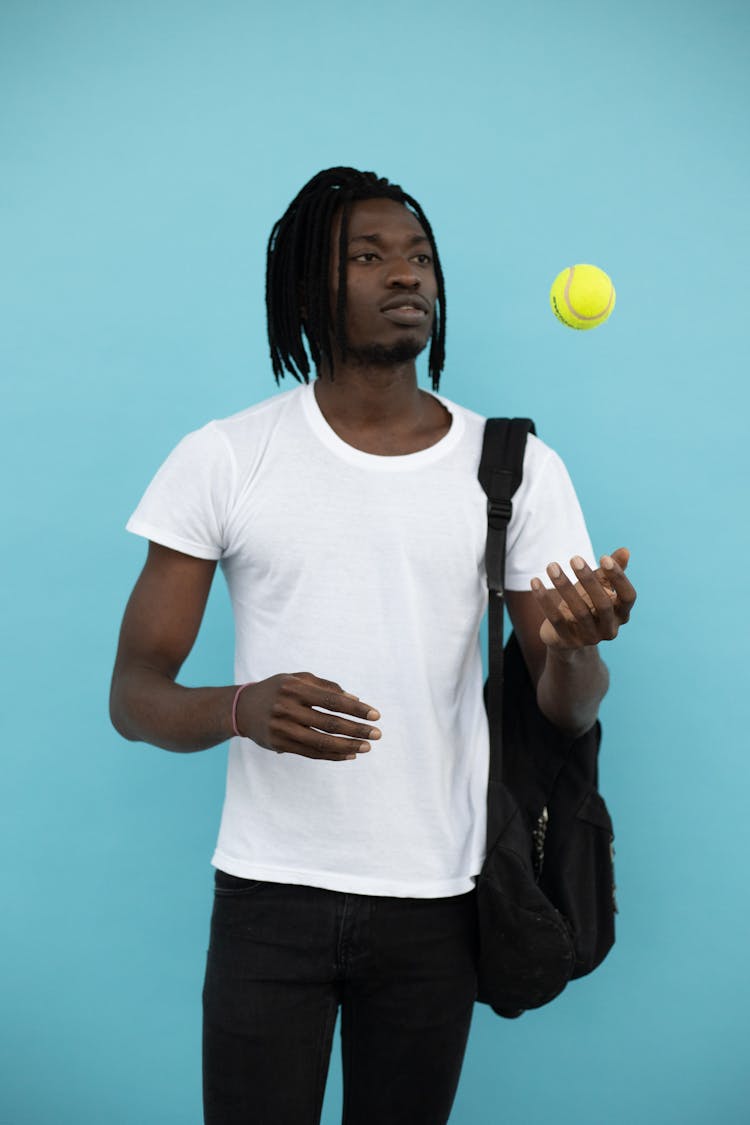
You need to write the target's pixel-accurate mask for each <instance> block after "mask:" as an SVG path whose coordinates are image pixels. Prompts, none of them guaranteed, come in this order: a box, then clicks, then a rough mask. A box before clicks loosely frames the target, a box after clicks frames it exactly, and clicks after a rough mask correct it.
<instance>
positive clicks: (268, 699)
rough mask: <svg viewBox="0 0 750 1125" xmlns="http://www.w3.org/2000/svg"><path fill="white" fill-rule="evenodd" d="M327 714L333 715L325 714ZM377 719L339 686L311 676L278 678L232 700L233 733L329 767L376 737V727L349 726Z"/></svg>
mask: <svg viewBox="0 0 750 1125" xmlns="http://www.w3.org/2000/svg"><path fill="white" fill-rule="evenodd" d="M331 712H334V713H333V714H331ZM341 715H354V716H356V717H357V718H358V719H365V720H369V721H372V720H375V719H379V718H380V712H379V711H376V710H375V708H374V707H371V706H370V705H369V704H368V703H362V702H361V700H359V699H358V698H357V697H356V696H355V695H352V694H351V693H350V692H346V691H344V689H343V688H342V687H341V685H340V684H336V683H333V682H332V681H331V680H322V679H320V677H319V676H314V675H313V674H312V673H311V672H294V673H282V674H280V675H278V676H270V677H269V678H268V679H267V680H259V681H258V683H256V684H249V685H248V686H247V687H246V688H244V689H243V691H242V693H241V694H240V697H239V699H238V701H237V729H238V730H239V731H241V733H242V735H243V736H244V737H245V738H251V739H252V740H253V742H255V743H257V745H258V746H263V747H265V748H266V749H267V750H275V751H276V753H277V754H300V755H302V757H303V758H320V759H323V760H324V761H329V762H345V761H346V762H350V761H354V759H356V757H357V755H358V754H366V753H367V752H368V750H369V749H370V744H369V741H367V740H368V739H369V740H374V739H378V738H380V731H379V730H378V728H377V727H373V726H370V725H364V724H363V723H361V722H359V723H356V722H352V721H351V720H350V719H345V718H342V717H341Z"/></svg>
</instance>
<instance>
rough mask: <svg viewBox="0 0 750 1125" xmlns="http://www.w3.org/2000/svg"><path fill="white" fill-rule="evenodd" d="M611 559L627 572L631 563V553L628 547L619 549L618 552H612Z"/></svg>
mask: <svg viewBox="0 0 750 1125" xmlns="http://www.w3.org/2000/svg"><path fill="white" fill-rule="evenodd" d="M611 557H612V558H613V559H614V560H615V562H616V563H619V565H620V566H621V567H622V569H623V570H625V568H626V566H627V565H628V563H629V562H630V551H629V550H628V548H627V547H618V548H617V550H616V551H612V554H611Z"/></svg>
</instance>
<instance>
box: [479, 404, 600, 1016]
mask: <svg viewBox="0 0 750 1125" xmlns="http://www.w3.org/2000/svg"><path fill="white" fill-rule="evenodd" d="M529 432H533V423H531V422H530V420H529V419H513V420H512V421H511V420H509V419H490V420H489V421H488V423H487V426H486V430H485V443H484V448H483V451H482V462H481V465H480V471H479V479H480V482H481V483H482V486H483V487H484V489H485V491H487V492H488V505H487V507H488V540H487V556H486V564H487V582H488V587H489V591H490V592H489V599H490V604H489V608H490V619H489V643H490V661H489V676H488V679H487V683H486V684H485V703H486V705H487V711H488V717H489V722H490V776H489V783H488V792H487V814H488V815H487V826H488V827H487V858H486V859H485V862H484V866H483V868H482V871H481V873H480V875H479V878H478V880H477V907H478V912H479V942H480V949H479V973H478V977H479V991H478V997H477V999H478V1000H479V1002H480V1003H486V1004H489V1005H490V1006H491V1007H492V1008H493V1010H494V1011H495V1012H497V1014H498V1015H501V1016H506V1017H515V1016H518V1015H520V1014H521V1013H522V1012H523V1011H525V1010H526V1009H529V1008H537V1007H541V1006H542V1005H543V1004H546V1003H548V1002H549V1001H550V1000H552V999H554V997H555V996H558V995H559V994H560V992H562V990H563V989H564V988H565V986H566V984H567V983H568V981H569V980H571V979H572V978H574V977H579V976H583V975H584V974H585V973H589V972H591V971H592V969H594V968H596V966H597V965H599V964H600V963H601V961H602V960H603V959H604V957H605V956H606V955H607V953H608V952H609V950H610V949H611V947H612V944H613V942H614V915H615V911H616V906H615V901H614V872H613V859H612V857H613V850H612V843H613V839H614V837H613V831H612V821H611V819H610V816H609V813H608V811H607V807H606V805H605V803H604V801H603V799H602V797H601V795H600V794H599V792H598V777H597V761H598V752H599V745H600V741H601V726H600V724H599V723H598V722H597V723H595V724H594V726H593V727H592V728H591V729H590V730H589V731H587V732H586V733H585V734H584V735H582V736H581V737H580V738H575V739H574V738H571V737H570V736H568V735H566V734H565V733H564V732H562V731H560V730H558V728H557V727H555V726H553V724H552V723H550V722H549V720H548V719H547V718H546V717H545V716H544V715H543V714H542V712H541V711H540V709H539V706H538V704H537V701H536V691H535V688H534V685H533V683H532V680H531V677H530V675H529V672H528V669H527V667H526V663H525V661H524V659H523V655H522V653H521V650H520V647H519V645H518V641H517V639H516V637H515V635H514V634H512V633H511V636H510V638H509V640H508V643H507V645H506V646H505V648H504V649H503V622H502V614H503V601H504V598H503V593H504V591H503V579H504V565H505V531H506V528H507V522H508V520H509V519H510V514H511V506H510V503H509V501H510V499H511V496H512V494H513V492H515V490H516V488H517V487H518V484H519V483H520V480H521V474H522V469H523V453H524V448H525V442H526V436H527V434H528V433H529ZM493 489H496V490H497V491H496V492H495V493H494V494H493V492H492V490H493Z"/></svg>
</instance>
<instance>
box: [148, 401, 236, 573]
mask: <svg viewBox="0 0 750 1125" xmlns="http://www.w3.org/2000/svg"><path fill="white" fill-rule="evenodd" d="M234 478H235V465H234V458H233V456H232V451H231V448H230V447H229V444H228V442H227V441H226V439H225V438H224V437H223V435H222V434H221V432H220V431H219V429H218V428H217V427H216V426H215V425H214V424H213V423H209V424H208V425H207V426H204V427H203V429H200V430H195V431H194V432H193V433H191V434H188V435H187V437H184V438H183V439H182V441H181V442H180V443H179V445H177V446H176V447H175V448H174V449H173V450H172V452H171V453H170V454H169V456H168V457H167V459H166V461H165V462H164V464H163V465H162V466H161V468H160V469H159V470H158V472H157V473H156V476H155V477H154V479H153V480H152V481H151V483H150V484H149V486H148V488H147V489H146V491H145V493H144V495H143V498H142V499H141V502H140V503H139V505H138V507H137V508H136V510H135V511H134V512H133V514H132V516H131V517H130V519H129V520H128V522H127V525H126V526H127V530H128V531H132V532H133V533H134V534H136V535H142V536H143V537H144V538H145V539H151V540H153V542H154V543H159V544H161V545H162V546H163V547H171V548H172V549H173V550H175V551H182V552H183V553H184V554H186V555H193V556H195V557H196V558H199V559H220V558H221V557H222V555H223V554H224V552H225V550H226V536H225V529H226V527H227V517H228V513H229V510H230V505H231V497H232V495H233V491H234V483H235V480H234Z"/></svg>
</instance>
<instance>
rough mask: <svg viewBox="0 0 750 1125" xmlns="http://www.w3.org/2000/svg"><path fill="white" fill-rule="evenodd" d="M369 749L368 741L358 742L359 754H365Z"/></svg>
mask: <svg viewBox="0 0 750 1125" xmlns="http://www.w3.org/2000/svg"><path fill="white" fill-rule="evenodd" d="M369 749H370V744H369V742H360V744H359V753H360V754H366V753H367V751H368V750H369Z"/></svg>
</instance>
